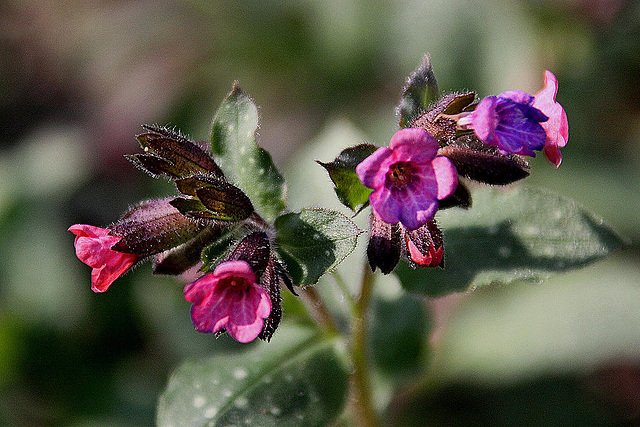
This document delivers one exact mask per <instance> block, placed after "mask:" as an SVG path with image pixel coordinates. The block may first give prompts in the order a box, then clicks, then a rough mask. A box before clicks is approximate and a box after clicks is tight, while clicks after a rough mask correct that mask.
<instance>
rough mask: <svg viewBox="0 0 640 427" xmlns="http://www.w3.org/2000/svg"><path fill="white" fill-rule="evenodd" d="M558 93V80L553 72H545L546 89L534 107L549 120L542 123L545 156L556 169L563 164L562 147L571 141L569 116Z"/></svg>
mask: <svg viewBox="0 0 640 427" xmlns="http://www.w3.org/2000/svg"><path fill="white" fill-rule="evenodd" d="M557 92H558V80H557V79H556V76H554V75H553V73H552V72H551V71H545V72H544V89H542V90H541V91H540V92H539V93H538V94H537V95H536V96H535V100H534V102H533V106H534V107H535V108H537V109H538V110H540V111H542V112H543V113H544V114H545V115H546V116H547V117H549V120H548V121H546V122H543V123H540V124H541V125H542V127H543V128H544V130H545V132H546V133H547V138H546V140H545V143H544V154H545V155H546V156H547V158H548V159H549V161H550V162H551V163H553V164H554V165H555V166H556V167H558V166H560V163H561V162H562V154H560V147H564V146H565V145H567V141H568V140H569V122H568V120H567V114H566V113H565V111H564V108H562V105H560V104H559V103H558V102H556V93H557Z"/></svg>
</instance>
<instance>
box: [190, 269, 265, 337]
mask: <svg viewBox="0 0 640 427" xmlns="http://www.w3.org/2000/svg"><path fill="white" fill-rule="evenodd" d="M184 297H185V299H186V300H187V301H189V302H192V303H193V306H192V307H191V319H192V321H193V324H194V326H195V327H196V329H197V330H198V331H200V332H207V333H215V332H220V331H223V330H226V331H227V332H228V333H229V335H231V336H232V337H233V338H234V339H235V340H236V341H239V342H242V343H247V342H250V341H253V340H254V339H255V338H256V337H257V336H258V335H259V334H260V332H261V331H262V327H263V325H264V319H266V318H267V317H269V314H271V299H270V298H269V294H268V292H267V291H266V290H265V289H264V288H262V286H260V285H259V284H258V283H256V275H255V273H254V272H253V270H252V269H251V266H250V265H249V263H248V262H246V261H243V260H235V261H225V262H223V263H221V264H219V265H218V266H217V267H216V269H215V270H214V271H213V273H208V274H206V275H204V276H203V277H201V278H200V279H199V280H197V281H195V282H193V283H191V284H189V285H187V286H186V287H185V288H184Z"/></svg>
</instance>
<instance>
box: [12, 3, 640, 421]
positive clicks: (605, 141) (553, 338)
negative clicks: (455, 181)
mask: <svg viewBox="0 0 640 427" xmlns="http://www.w3.org/2000/svg"><path fill="white" fill-rule="evenodd" d="M426 52H429V53H430V54H431V58H432V63H433V65H434V68H435V72H436V76H437V78H438V81H439V83H440V89H441V90H443V91H448V90H463V89H474V90H476V91H477V92H478V93H479V94H480V95H481V96H487V95H490V94H496V93H500V92H503V91H505V90H508V89H521V90H526V91H528V92H532V93H535V92H536V91H537V90H539V89H540V87H541V84H542V75H543V70H545V69H549V70H552V71H553V72H554V73H555V74H556V76H557V77H558V80H559V82H560V91H559V93H558V100H559V101H560V102H561V103H562V104H563V106H564V107H565V109H566V111H567V114H568V116H569V123H570V138H569V144H568V146H567V147H566V148H565V149H564V150H563V154H564V158H565V160H564V162H563V164H562V165H561V167H560V168H559V169H558V170H555V169H554V168H553V167H552V166H551V165H550V164H549V163H547V162H546V161H545V160H544V159H535V160H534V161H533V165H532V166H533V168H532V169H533V172H532V176H531V178H529V179H528V180H527V183H526V185H535V186H540V187H545V188H548V189H551V190H554V191H557V192H558V193H560V194H562V195H564V196H566V197H569V198H573V199H575V200H577V201H578V202H580V203H581V204H583V205H585V206H586V207H588V208H589V209H591V210H593V211H594V212H596V213H597V214H598V215H600V216H602V217H604V218H605V220H606V221H607V222H608V223H609V224H611V225H612V226H613V227H614V228H616V229H617V230H618V231H619V232H620V233H621V235H623V236H624V237H625V238H626V239H627V240H628V241H629V244H630V245H629V247H628V248H627V249H626V250H624V251H623V252H621V253H619V254H617V255H616V256H614V257H612V258H610V259H608V260H605V261H601V262H599V263H597V264H595V265H593V266H590V267H587V268H586V269H584V270H582V271H579V272H575V273H569V274H565V275H560V276H557V277H555V278H552V279H550V280H548V281H547V282H545V284H543V285H540V286H530V285H517V286H513V287H509V288H501V287H493V288H491V289H488V290H483V291H479V292H476V293H471V294H468V295H457V296H453V297H449V298H445V299H442V300H436V301H432V302H430V303H429V307H430V309H431V310H432V311H433V319H434V320H433V324H434V325H435V332H434V333H433V335H432V337H431V341H430V342H431V344H432V347H433V350H435V354H438V355H439V358H440V359H439V360H440V361H441V362H440V365H439V366H441V369H442V372H441V373H440V374H441V375H439V378H440V377H441V378H440V379H439V382H438V385H437V386H433V385H432V386H431V388H429V387H428V386H424V396H420V394H419V393H418V394H414V395H413V397H412V399H415V400H411V399H405V401H403V399H402V397H399V398H398V399H397V400H396V401H395V403H394V408H395V409H394V410H395V411H398V413H401V412H402V408H405V407H407V405H408V403H407V401H409V402H411V405H412V407H415V408H420V410H421V411H422V412H421V413H420V416H419V417H418V418H416V419H410V420H407V422H412V421H413V422H416V423H426V422H427V420H432V421H433V422H434V423H435V424H440V425H456V424H458V425H470V424H474V423H475V424H484V425H487V424H494V425H508V424H511V425H516V424H519V422H523V423H524V424H527V422H529V423H530V425H531V423H533V422H534V421H533V420H537V421H539V422H540V423H542V424H538V425H544V424H545V423H546V422H548V423H549V424H553V423H554V422H556V423H560V422H562V423H563V425H570V424H572V423H573V424H574V425H589V424H590V423H596V422H602V423H605V424H606V423H613V422H620V421H621V420H622V421H627V422H631V420H633V419H634V417H635V420H636V421H637V420H638V419H640V256H639V255H640V215H639V214H638V211H639V208H640V173H639V172H640V108H639V105H640V90H639V89H638V88H639V87H640V3H638V2H637V1H633V0H631V1H623V0H489V1H485V0H447V1H445V0H434V1H418V0H414V1H402V2H401V1H391V0H382V1H380V0H322V1H314V0H299V1H263V0H254V1H236V2H229V1H198V0H191V1H189V0H183V1H179V0H173V1H172V0H163V1H149V0H141V1H115V0H106V1H105V0H103V1H97V0H90V1H85V0H83V1H79V0H70V1H51V0H38V1H33V0H4V1H3V2H2V3H0V425H29V426H34V425H35V426H37V425H92V426H101V425H152V424H153V423H154V411H155V402H156V399H157V396H158V394H159V393H160V391H161V390H162V387H163V385H164V384H165V383H166V380H167V378H168V375H169V374H170V372H171V370H172V368H173V367H175V366H176V365H177V364H178V363H179V362H180V361H181V360H182V359H184V358H185V357H196V356H199V355H205V354H209V353H210V352H211V351H227V350H232V349H233V348H235V346H234V344H233V343H230V342H229V341H230V340H224V339H219V340H215V339H214V338H213V337H211V336H207V335H204V334H198V333H197V332H195V331H194V330H193V328H192V326H191V324H190V319H189V315H188V310H189V304H188V303H186V302H185V301H184V300H183V298H182V290H181V286H180V284H179V283H178V282H177V281H176V280H175V279H173V278H167V277H158V276H152V275H151V274H150V268H149V266H148V265H143V266H142V267H140V268H138V269H137V270H135V271H134V272H133V273H131V274H128V275H127V276H125V277H123V278H122V279H120V280H119V281H118V282H116V284H115V285H114V286H113V287H112V288H111V289H110V290H109V291H108V292H106V293H105V294H100V295H98V294H93V293H92V292H91V290H90V286H89V281H90V276H89V268H88V267H87V266H85V265H84V264H82V263H81V262H80V261H78V259H77V258H75V255H74V250H73V244H72V243H73V236H72V235H71V234H70V233H69V232H67V231H66V229H67V228H68V227H69V226H70V225H71V224H74V223H89V224H95V225H102V226H104V225H108V224H109V223H111V222H112V221H114V220H116V219H117V218H118V216H119V215H120V214H121V213H122V212H123V211H124V210H126V209H127V207H128V206H129V205H131V204H134V203H135V202H137V201H138V200H140V199H142V198H150V197H156V196H158V195H162V194H166V193H167V192H171V191H173V190H172V189H171V186H170V185H169V184H168V183H166V182H162V181H156V180H153V179H150V178H149V177H147V176H145V175H144V174H142V173H140V172H139V171H136V170H134V168H133V167H131V165H130V164H129V163H128V162H127V161H126V160H125V159H124V158H123V156H122V155H123V154H125V153H134V152H137V151H138V149H139V148H138V145H137V142H136V140H135V138H134V135H135V134H136V133H139V132H140V131H141V127H140V125H141V124H144V123H150V124H153V123H157V124H161V125H170V126H175V127H176V128H179V129H181V130H182V131H183V132H185V133H187V134H189V135H191V136H192V137H194V138H196V139H206V138H207V137H208V132H209V127H210V123H211V118H212V116H213V114H214V113H215V110H216V108H217V105H218V104H219V103H220V102H221V100H222V98H223V97H224V96H225V94H226V93H227V92H228V91H229V90H230V88H231V84H232V82H233V81H234V80H236V79H237V80H239V81H240V83H241V86H242V87H243V89H244V90H245V91H246V92H248V93H249V94H251V95H252V96H253V97H254V99H255V100H256V102H257V103H258V104H259V105H260V106H261V110H260V111H261V123H262V126H261V129H260V139H259V143H260V144H261V145H262V146H263V147H265V148H267V149H268V150H269V151H270V152H271V153H272V155H273V157H274V160H275V162H276V164H277V165H279V166H280V167H282V168H283V169H284V170H285V173H286V178H287V179H288V180H289V181H290V183H291V186H292V187H295V182H296V175H297V174H299V173H304V171H305V169H308V168H314V167H318V168H319V166H313V165H312V164H309V165H307V164H304V165H303V164H296V162H295V160H292V159H295V157H294V156H292V153H295V152H296V150H304V149H308V147H309V143H310V142H311V143H312V142H314V141H315V142H318V141H322V143H323V144H326V143H327V140H335V150H334V153H335V154H337V153H338V152H339V150H340V149H342V148H344V147H346V146H349V145H354V144H356V143H359V142H363V140H367V141H369V142H372V143H375V144H385V143H386V142H387V141H388V140H389V138H390V137H391V135H392V134H393V133H394V132H395V130H396V129H397V120H396V116H395V105H396V104H397V102H398V100H399V96H400V91H401V88H402V85H403V83H404V79H405V78H406V76H407V75H408V74H409V73H410V72H411V71H412V70H413V69H414V68H415V67H416V66H417V65H418V64H419V62H420V61H421V59H422V56H423V55H424V54H425V53H426ZM322 160H325V161H328V160H331V158H323V159H322ZM326 185H327V186H330V184H329V181H328V179H327V183H326ZM292 194H295V192H294V191H292ZM429 354H431V352H429ZM442 360H445V361H446V362H442ZM433 387H435V390H434V388H433ZM416 396H417V397H416ZM591 402H595V403H594V404H591ZM411 405H410V406H411ZM590 411H591V412H590ZM592 412H593V413H592ZM579 414H583V418H580V416H579ZM584 414H586V415H584ZM540 417H543V418H540Z"/></svg>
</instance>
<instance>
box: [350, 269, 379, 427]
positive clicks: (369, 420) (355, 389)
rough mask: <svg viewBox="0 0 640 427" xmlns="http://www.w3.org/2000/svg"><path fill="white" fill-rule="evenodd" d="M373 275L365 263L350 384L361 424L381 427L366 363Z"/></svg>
mask: <svg viewBox="0 0 640 427" xmlns="http://www.w3.org/2000/svg"><path fill="white" fill-rule="evenodd" d="M373 284H374V280H373V272H372V271H371V270H370V269H369V266H368V265H367V264H366V263H365V267H364V272H363V274H362V284H361V286H362V287H361V289H360V296H359V297H358V300H357V301H356V304H355V316H354V319H353V331H352V336H351V340H352V341H351V361H352V363H353V376H352V382H351V402H352V408H353V411H354V415H355V417H356V420H357V423H358V425H360V426H362V427H375V426H378V425H379V422H378V418H377V415H376V412H375V410H374V408H373V400H372V393H371V379H370V378H369V366H368V363H367V319H366V316H367V313H368V311H369V306H370V303H371V297H372V295H373Z"/></svg>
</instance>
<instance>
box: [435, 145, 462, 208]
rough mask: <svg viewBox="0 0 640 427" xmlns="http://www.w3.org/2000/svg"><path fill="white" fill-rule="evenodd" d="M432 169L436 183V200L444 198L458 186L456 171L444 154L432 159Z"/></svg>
mask: <svg viewBox="0 0 640 427" xmlns="http://www.w3.org/2000/svg"><path fill="white" fill-rule="evenodd" d="M433 171H434V173H435V176H436V182H437V183H438V193H437V198H438V200H442V199H446V198H447V197H449V196H450V195H452V194H453V192H454V191H456V188H457V187H458V171H457V170H456V167H455V166H454V165H453V162H452V161H451V160H449V158H447V157H445V156H437V157H436V158H435V159H433Z"/></svg>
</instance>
